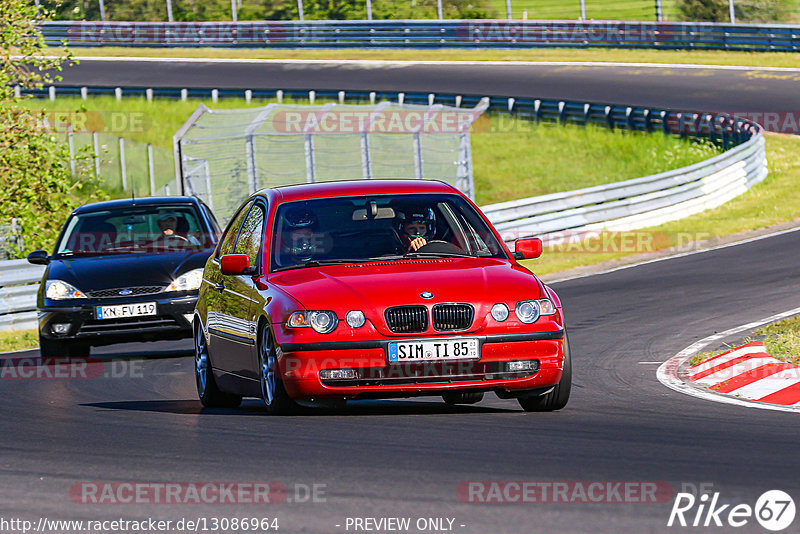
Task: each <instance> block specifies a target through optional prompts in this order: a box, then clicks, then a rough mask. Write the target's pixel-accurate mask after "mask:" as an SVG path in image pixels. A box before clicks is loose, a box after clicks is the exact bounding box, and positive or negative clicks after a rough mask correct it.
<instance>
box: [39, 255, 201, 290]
mask: <svg viewBox="0 0 800 534" xmlns="http://www.w3.org/2000/svg"><path fill="white" fill-rule="evenodd" d="M211 252H212V251H211V250H210V249H204V250H200V251H198V250H186V251H180V252H164V253H158V254H149V253H131V254H107V255H103V256H74V257H69V258H61V259H53V260H52V261H51V262H50V264H49V266H48V273H47V278H48V279H49V280H63V281H64V282H68V283H70V284H72V285H74V286H75V287H77V288H78V289H80V290H81V291H92V290H96V289H109V288H117V287H135V286H158V285H163V286H167V285H169V284H170V283H172V281H173V280H174V279H176V278H177V277H178V276H180V275H182V274H183V273H185V272H186V271H190V270H192V269H198V268H202V267H203V266H204V265H205V263H206V260H207V259H208V257H209V256H210V255H211Z"/></svg>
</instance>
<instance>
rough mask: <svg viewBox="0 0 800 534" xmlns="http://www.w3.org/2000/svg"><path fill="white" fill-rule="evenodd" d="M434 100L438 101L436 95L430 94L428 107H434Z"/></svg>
mask: <svg viewBox="0 0 800 534" xmlns="http://www.w3.org/2000/svg"><path fill="white" fill-rule="evenodd" d="M434 100H436V95H435V94H434V93H429V94H428V105H429V106H432V105H433V102H434Z"/></svg>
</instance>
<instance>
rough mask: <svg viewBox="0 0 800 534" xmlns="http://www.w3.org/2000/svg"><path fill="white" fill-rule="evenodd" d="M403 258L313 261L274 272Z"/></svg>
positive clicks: (399, 257) (280, 268)
mask: <svg viewBox="0 0 800 534" xmlns="http://www.w3.org/2000/svg"><path fill="white" fill-rule="evenodd" d="M402 258H403V256H382V257H378V258H347V259H337V260H311V261H307V262H305V263H299V264H297V265H287V266H285V267H278V268H277V269H275V270H273V271H272V272H273V273H277V272H280V271H290V270H292V269H305V268H306V267H322V266H324V265H344V264H352V263H369V262H374V261H385V260H396V259H402Z"/></svg>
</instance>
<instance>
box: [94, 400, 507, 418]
mask: <svg viewBox="0 0 800 534" xmlns="http://www.w3.org/2000/svg"><path fill="white" fill-rule="evenodd" d="M81 406H88V407H93V408H100V409H104V410H129V411H137V412H156V413H172V414H179V415H239V416H268V415H269V414H268V413H267V411H266V408H265V407H264V406H263V405H262V404H261V403H260V401H258V400H254V399H253V400H250V399H248V400H245V401H244V403H243V404H242V406H241V407H239V408H204V407H203V406H202V405H201V404H200V402H199V401H196V400H158V401H155V400H152V401H114V402H92V403H87V404H81ZM518 411H519V410H510V409H503V408H494V407H490V406H478V405H456V406H450V405H448V404H445V403H444V402H441V401H440V402H434V401H430V402H426V401H405V400H402V401H398V400H386V401H371V400H370V401H357V402H350V403H348V404H347V405H345V406H342V407H337V408H308V409H303V410H302V411H301V412H300V413H298V414H296V415H294V417H341V416H369V415H442V414H487V413H511V412H518Z"/></svg>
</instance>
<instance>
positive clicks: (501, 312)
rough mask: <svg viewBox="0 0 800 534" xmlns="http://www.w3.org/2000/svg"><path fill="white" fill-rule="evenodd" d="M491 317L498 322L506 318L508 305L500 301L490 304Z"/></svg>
mask: <svg viewBox="0 0 800 534" xmlns="http://www.w3.org/2000/svg"><path fill="white" fill-rule="evenodd" d="M492 317H494V320H495V321H497V322H500V323H502V322H503V321H505V320H506V319H508V306H506V305H505V304H502V303H497V304H495V305H494V306H492Z"/></svg>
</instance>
